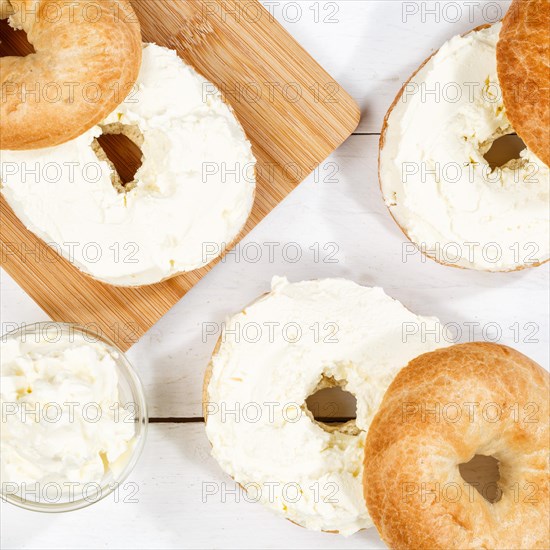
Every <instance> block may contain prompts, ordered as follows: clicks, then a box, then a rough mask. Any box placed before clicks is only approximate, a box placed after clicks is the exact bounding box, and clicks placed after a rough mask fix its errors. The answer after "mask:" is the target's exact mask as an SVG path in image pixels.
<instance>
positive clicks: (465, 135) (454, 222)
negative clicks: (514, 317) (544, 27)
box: [379, 23, 550, 271]
mask: <svg viewBox="0 0 550 550" xmlns="http://www.w3.org/2000/svg"><path fill="white" fill-rule="evenodd" d="M499 30H500V23H497V24H495V25H483V26H481V27H478V28H476V29H474V30H473V31H471V32H469V33H467V34H466V35H463V36H456V37H454V38H453V39H451V40H450V41H449V42H447V43H446V44H444V45H443V46H442V48H441V49H440V50H439V51H437V52H436V53H434V54H433V55H432V56H431V57H429V58H428V59H427V60H426V61H425V62H424V63H423V64H422V65H421V66H420V68H419V69H418V70H417V71H416V72H415V73H414V74H413V75H412V76H411V78H410V79H409V81H407V83H406V84H405V85H404V86H403V88H402V89H401V90H400V92H399V93H398V95H397V97H396V98H395V100H394V102H393V104H392V106H391V107H390V109H389V111H388V113H387V114H386V117H385V120H384V125H383V128H382V132H381V138H380V150H379V179H380V187H381V190H382V194H383V196H384V199H385V202H386V205H387V207H388V209H389V211H390V213H391V215H392V217H393V218H394V220H395V221H396V223H397V224H398V225H399V227H400V228H401V230H402V231H403V233H404V234H405V235H406V236H407V238H408V239H409V240H411V241H412V242H413V243H415V244H416V245H417V247H418V248H419V249H420V250H421V251H422V252H423V253H424V254H425V255H426V256H427V257H429V258H431V259H434V260H436V261H437V262H439V263H441V264H444V265H451V266H453V267H460V268H468V269H476V270H482V271H515V270H518V269H523V268H526V267H535V266H538V265H540V264H542V263H544V262H546V261H548V258H549V256H550V247H549V244H548V243H549V241H550V232H549V226H550V223H549V220H548V208H547V204H548V200H549V191H548V188H549V182H550V170H549V168H548V166H546V165H545V164H544V163H542V162H541V161H540V159H538V157H536V155H535V154H534V153H532V152H531V151H530V150H529V149H525V150H524V151H522V152H521V154H520V158H519V159H513V160H510V161H509V162H507V163H506V164H504V165H503V166H501V167H499V168H496V169H495V170H493V169H492V168H491V166H490V165H489V162H488V161H487V160H486V159H485V154H486V153H487V152H488V151H489V150H490V149H491V146H492V145H493V143H494V142H495V141H496V140H497V139H498V138H499V137H502V136H504V135H508V134H511V133H513V132H514V129H513V127H512V126H511V124H510V122H509V121H508V119H507V118H506V110H505V108H504V105H503V103H502V98H501V97H500V95H499V90H500V87H499V84H498V78H497V70H496V53H495V52H496V44H497V40H498V34H499Z"/></svg>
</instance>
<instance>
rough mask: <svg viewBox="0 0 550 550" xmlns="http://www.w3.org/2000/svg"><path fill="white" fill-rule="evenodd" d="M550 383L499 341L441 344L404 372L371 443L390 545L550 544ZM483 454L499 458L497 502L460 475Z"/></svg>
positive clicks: (380, 514) (377, 498)
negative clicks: (461, 470)
mask: <svg viewBox="0 0 550 550" xmlns="http://www.w3.org/2000/svg"><path fill="white" fill-rule="evenodd" d="M549 391H550V390H549V377H548V373H547V372H546V371H545V370H543V369H542V368H541V367H540V366H539V365H537V364H536V363H535V362H533V361H531V360H530V359H528V358H527V357H525V356H524V355H522V354H521V353H519V352H517V351H515V350H513V349H511V348H508V347H505V346H500V345H496V344H488V343H471V344H459V345H456V346H452V347H449V348H443V349H439V350H437V351H434V352H431V353H427V354H424V355H421V356H420V357H417V358H416V359H414V360H413V361H411V362H410V363H409V365H408V366H407V367H405V368H404V369H403V370H402V371H400V372H399V374H398V375H397V377H396V378H395V380H394V381H393V383H392V384H391V385H390V387H389V388H388V390H387V392H386V394H385V396H384V400H383V402H382V405H381V407H380V409H379V410H378V413H377V414H376V416H375V418H374V421H373V423H372V425H371V427H370V430H369V433H368V436H367V441H366V445H365V473H364V491H365V499H366V502H367V506H368V509H369V513H370V515H371V517H372V519H373V521H374V524H375V525H376V527H377V529H378V531H379V533H380V535H381V537H382V538H383V539H384V540H385V541H386V543H387V544H388V545H389V546H390V547H391V548H398V549H414V550H421V549H430V550H435V549H446V550H448V549H461V550H462V549H468V548H485V549H489V548H490V549H511V548H517V549H519V548H521V549H527V548H549V547H550V527H549V525H548V517H550V510H549V477H548V476H549V473H548V458H549V449H548V445H549V435H550V434H549V429H548V399H549ZM434 411H435V412H434ZM459 413H460V415H459ZM475 455H485V456H493V457H494V458H496V459H497V460H498V462H499V474H500V479H499V481H498V487H499V489H500V490H501V491H502V494H501V498H500V500H498V501H497V502H494V503H491V502H489V501H488V500H486V499H485V498H483V496H481V494H479V493H478V492H477V491H475V490H474V489H473V486H472V485H469V484H467V483H466V482H465V481H464V480H463V479H462V477H461V475H460V472H459V465H460V464H464V463H467V462H469V461H470V460H471V459H472V458H473V457H474V456H475Z"/></svg>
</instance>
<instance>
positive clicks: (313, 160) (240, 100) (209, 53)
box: [0, 0, 360, 350]
mask: <svg viewBox="0 0 550 550" xmlns="http://www.w3.org/2000/svg"><path fill="white" fill-rule="evenodd" d="M133 5H134V8H135V10H136V13H137V15H138V17H139V20H140V23H141V26H142V33H143V39H144V41H147V42H156V43H157V44H159V45H162V46H166V47H169V48H173V49H175V50H177V52H178V54H179V55H180V56H181V57H182V58H183V59H184V60H185V61H187V62H188V63H190V64H191V65H193V66H194V67H195V68H196V69H197V70H198V71H199V72H200V73H201V74H203V75H204V76H205V77H207V78H208V79H209V80H210V81H212V82H213V83H214V84H216V85H217V86H218V87H219V88H220V89H221V91H222V93H223V94H224V95H225V97H226V99H227V101H228V102H229V103H230V104H231V106H232V107H233V109H234V110H235V112H236V114H237V116H238V117H239V120H240V121H241V123H242V125H243V127H244V129H245V131H246V133H247V135H248V137H249V139H250V140H251V142H252V145H253V150H254V154H255V155H256V158H257V159H258V182H257V193H256V201H255V204H254V208H253V211H252V215H251V217H250V219H249V221H248V223H247V225H246V227H245V229H244V231H243V232H242V234H241V236H240V238H242V236H244V235H245V234H246V233H248V232H249V231H250V230H251V229H252V228H253V227H254V226H255V225H256V224H257V223H258V222H259V221H261V220H262V219H263V218H264V217H265V216H266V215H267V214H268V213H269V212H270V211H271V210H272V209H273V208H275V206H277V204H278V203H280V202H281V201H282V200H283V199H284V197H285V196H286V195H288V193H290V192H291V191H292V190H293V189H294V188H295V187H296V186H297V185H298V184H299V183H300V182H301V181H302V180H303V179H305V177H306V176H307V175H308V174H309V173H310V172H312V171H313V170H314V168H315V167H316V166H317V165H318V164H319V163H320V162H321V161H323V160H324V159H325V158H326V157H327V156H329V155H330V153H332V151H334V149H336V148H337V147H338V146H339V145H340V144H341V143H342V142H343V141H344V140H345V139H346V138H347V137H348V136H349V135H350V134H351V133H352V132H353V130H354V129H355V128H356V127H357V124H358V123H359V117H360V113H359V109H358V107H357V105H356V104H355V102H354V101H353V100H352V98H351V97H350V96H349V95H348V94H347V93H346V92H345V91H344V90H342V88H341V87H340V86H339V85H338V84H337V83H336V82H335V81H334V80H333V79H332V78H331V77H330V75H328V74H327V73H326V72H325V71H324V70H323V69H322V68H321V67H320V66H319V65H318V64H317V63H316V62H315V61H314V60H313V59H312V58H311V57H310V56H309V55H308V54H307V52H306V51H305V50H304V49H303V48H302V47H301V46H300V45H299V44H298V43H297V42H296V41H295V40H294V39H293V38H292V37H291V36H290V35H289V34H288V33H287V32H286V31H285V30H284V29H283V27H282V26H281V25H279V24H278V23H277V22H276V21H275V19H274V18H273V17H272V15H271V14H270V13H269V12H268V11H267V10H265V9H264V8H263V7H262V6H261V4H260V3H259V2H258V1H257V0H240V1H239V0H224V1H223V2H222V1H214V0H212V1H207V0H133ZM0 33H1V34H0V41H1V44H0V53H1V54H2V55H6V54H8V53H9V54H12V55H13V54H26V53H28V52H29V46H28V44H27V43H26V40H25V39H24V38H23V37H22V36H21V35H22V33H20V32H18V33H17V32H12V31H11V30H8V29H7V28H6V25H5V22H4V23H3V24H2V26H0ZM112 153H113V154H114V155H115V156H117V157H119V158H122V159H124V158H126V157H128V153H127V152H126V151H124V150H122V151H121V150H118V151H117V150H114V151H112ZM299 230H300V227H299V223H298V222H297V224H296V231H299ZM0 241H1V245H2V249H1V264H2V267H3V268H4V269H5V270H6V271H7V272H8V273H9V274H10V275H11V276H12V277H13V278H14V279H15V280H16V281H17V282H18V283H19V284H20V285H21V286H22V287H23V289H24V290H25V291H26V292H27V293H28V294H29V295H30V296H31V297H32V298H33V299H34V300H35V301H36V302H37V303H38V304H39V305H40V306H41V307H42V308H43V309H44V311H45V312H46V313H47V314H48V315H49V316H50V317H51V318H52V319H54V320H56V321H65V322H74V323H79V324H81V325H84V326H88V327H90V328H94V329H95V330H97V331H99V332H100V333H102V334H104V335H106V336H107V337H109V338H111V339H112V340H114V341H115V342H116V343H117V344H118V346H119V347H120V348H121V349H123V350H126V349H128V348H129V347H130V346H131V345H132V344H133V343H135V342H136V341H137V340H138V339H139V338H140V337H141V336H142V335H143V334H144V333H145V332H146V331H147V330H148V329H149V328H151V326H153V324H154V323H155V322H156V321H157V320H158V319H160V317H162V316H163V315H164V314H165V313H166V312H167V311H168V310H169V309H170V308H171V307H172V306H173V305H174V304H175V303H176V302H177V301H178V300H180V299H181V298H182V296H184V295H185V293H186V292H187V291H188V290H189V289H191V288H192V287H193V285H195V284H196V283H197V282H198V281H199V280H200V278H201V277H203V276H204V274H205V273H206V272H207V271H208V269H210V267H211V266H212V265H213V264H210V266H207V267H206V268H203V269H199V270H196V271H193V272H190V273H186V274H183V275H180V276H178V277H175V278H173V279H170V280H169V281H166V282H163V283H160V284H157V285H152V286H148V287H142V288H133V289H132V288H117V287H112V286H109V285H105V284H102V283H100V282H97V281H94V280H92V279H90V278H89V277H87V276H85V275H83V274H82V273H81V272H80V271H78V270H77V269H76V268H75V267H74V266H72V265H71V264H70V263H69V262H68V261H66V260H65V259H63V258H62V257H61V256H59V255H57V254H56V253H55V252H54V251H53V250H52V249H50V248H49V247H48V246H47V245H46V244H44V243H42V241H40V240H39V239H37V238H36V237H35V236H34V235H32V233H30V232H29V231H27V230H26V229H25V227H24V226H23V225H22V224H21V223H20V222H19V220H18V219H17V218H16V217H15V215H14V214H13V212H12V211H11V209H10V208H9V207H8V205H7V204H6V202H5V201H4V199H3V198H1V200H0ZM29 321H32V320H29Z"/></svg>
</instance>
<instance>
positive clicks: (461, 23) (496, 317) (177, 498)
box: [0, 0, 549, 549]
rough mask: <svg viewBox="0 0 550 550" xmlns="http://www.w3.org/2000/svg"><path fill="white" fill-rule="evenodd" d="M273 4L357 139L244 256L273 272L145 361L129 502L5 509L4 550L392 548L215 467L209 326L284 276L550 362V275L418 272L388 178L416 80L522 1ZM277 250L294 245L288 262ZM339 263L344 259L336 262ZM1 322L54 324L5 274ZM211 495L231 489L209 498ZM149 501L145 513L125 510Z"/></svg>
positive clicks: (202, 305) (202, 301) (203, 301)
mask: <svg viewBox="0 0 550 550" xmlns="http://www.w3.org/2000/svg"><path fill="white" fill-rule="evenodd" d="M262 1H263V3H264V4H265V5H266V6H268V7H269V8H270V9H271V10H272V12H273V14H274V16H275V17H276V18H277V19H278V20H279V21H281V23H282V24H283V25H284V26H285V27H286V28H287V29H289V31H290V32H291V33H292V34H293V35H294V36H295V37H296V38H297V39H298V40H299V41H300V42H301V43H302V44H303V46H304V47H305V48H306V49H307V50H308V51H309V52H310V53H311V54H312V55H313V56H314V57H315V58H316V59H317V60H318V61H319V62H320V63H321V64H322V65H323V66H324V67H325V68H326V69H327V70H328V71H329V72H330V73H331V74H332V76H333V77H334V78H335V79H336V80H337V81H339V82H340V83H341V84H342V85H343V86H344V87H346V88H347V89H348V90H349V91H350V92H351V94H352V95H353V96H354V97H355V98H356V99H357V101H358V102H359V104H360V106H361V109H362V111H363V119H362V122H361V125H360V127H359V129H358V131H357V134H356V135H354V136H352V137H351V138H350V139H349V140H348V141H347V142H346V143H345V144H344V145H343V146H342V147H341V148H340V149H339V150H338V151H337V152H336V153H335V154H334V155H333V156H332V157H331V158H330V159H328V160H327V161H326V162H325V163H324V164H323V165H322V166H321V167H320V169H319V171H318V177H314V176H311V177H309V178H308V180H307V181H306V182H304V183H303V184H302V185H301V186H300V187H299V188H298V189H297V190H296V191H295V192H294V193H292V194H291V195H290V196H289V197H288V198H287V199H286V200H285V201H284V202H283V203H282V204H281V205H280V206H279V207H278V208H277V209H276V210H275V211H274V212H273V213H272V214H271V215H269V216H268V218H267V219H266V220H265V221H264V222H262V223H261V224H260V225H259V226H258V227H257V228H256V229H255V230H254V231H252V233H250V235H249V236H248V237H247V238H246V239H245V241H244V242H243V243H242V245H241V247H242V246H243V245H245V244H247V243H253V244H252V246H255V247H256V248H258V247H260V248H261V249H262V250H263V251H264V253H263V254H262V257H261V259H260V261H258V262H256V263H251V262H249V261H247V259H246V257H245V254H242V248H241V254H237V255H236V256H234V255H233V256H231V255H230V256H229V257H228V258H227V259H226V260H225V261H224V262H223V263H221V264H220V265H218V266H217V267H216V268H214V269H213V270H212V271H211V272H210V273H209V274H208V275H207V276H206V277H205V278H204V279H203V280H202V281H201V282H200V283H199V284H198V285H197V286H196V287H195V288H194V289H193V290H192V291H191V292H190V293H189V294H188V295H187V296H186V297H185V298H184V299H183V300H182V301H181V302H180V303H179V304H178V305H177V306H176V307H174V308H173V310H172V311H170V313H169V314H168V315H166V316H165V317H164V318H163V319H162V320H161V321H160V322H159V323H158V324H157V325H156V326H155V327H154V328H153V329H152V330H151V331H150V332H149V333H148V334H147V335H146V336H145V337H144V338H143V339H142V340H141V341H140V342H139V343H138V344H136V345H135V346H134V347H133V348H132V349H131V350H130V352H129V358H130V360H131V361H132V362H133V363H134V365H135V367H136V369H137V370H138V371H139V373H140V374H141V377H142V379H143V381H144V384H145V389H146V392H147V398H148V402H149V405H150V415H151V417H152V422H151V425H150V430H149V438H148V441H147V444H146V449H145V452H144V455H143V456H142V458H141V460H140V462H139V464H138V466H137V467H136V469H135V470H134V472H133V474H132V475H131V477H130V479H129V482H131V484H132V485H130V486H128V488H127V490H124V489H123V490H121V492H120V498H119V502H115V499H114V498H112V497H108V498H107V499H106V500H105V501H102V502H100V503H98V504H95V505H93V506H92V507H90V508H88V509H85V510H81V511H78V512H74V513H70V514H61V515H44V514H37V513H32V512H25V511H23V510H19V509H17V508H15V507H14V506H10V505H9V504H6V503H2V504H1V505H0V509H1V537H2V539H1V547H2V548H147V549H149V548H151V549H152V548H342V549H344V548H363V549H365V548H385V546H384V545H383V543H382V542H381V541H380V539H379V538H378V536H377V534H376V532H375V530H374V529H371V530H369V531H365V532H361V533H358V534H356V535H354V536H352V537H349V538H344V537H342V536H338V535H330V534H323V533H314V532H308V531H306V530H305V529H301V528H299V527H296V526H295V525H292V524H291V523H289V522H286V521H284V520H282V519H280V518H278V517H275V516H273V515H272V514H271V513H270V512H268V511H266V510H265V509H263V508H262V507H261V506H260V505H257V504H252V503H247V502H245V501H244V499H243V497H242V495H241V496H240V497H239V496H235V495H234V494H232V493H231V492H227V491H230V490H231V489H234V488H235V487H234V483H233V482H232V481H231V480H230V479H229V478H228V477H227V476H226V475H224V474H223V472H221V470H220V469H219V467H218V466H217V464H216V463H215V462H214V460H213V459H212V458H211V457H210V454H209V444H208V441H207V439H206V436H205V434H204V425H203V422H202V418H201V385H202V377H203V372H204V369H205V366H206V364H207V362H208V359H209V356H210V353H211V351H212V349H213V347H214V344H215V341H216V338H217V337H216V336H210V337H207V338H204V337H203V336H202V331H203V327H204V324H205V323H220V322H222V321H223V320H224V318H225V317H226V316H227V315H229V314H231V313H233V312H235V311H238V310H239V309H240V308H241V307H242V306H243V305H245V304H247V303H249V302H250V301H251V300H252V299H254V298H255V297H256V296H258V295H259V294H261V293H262V292H264V291H265V290H266V289H268V288H269V284H270V280H271V277H272V276H273V275H276V274H278V275H286V276H288V277H289V278H290V279H291V280H293V281H298V280H301V279H310V278H317V277H327V276H339V277H348V278H350V279H353V280H355V281H357V282H359V283H362V284H365V285H377V286H382V287H384V288H385V289H386V291H387V292H388V293H389V294H390V295H392V296H393V297H395V298H397V299H399V300H400V301H401V302H403V303H404V304H405V305H406V306H407V307H408V308H410V309H411V310H412V311H414V312H416V313H419V314H427V315H436V316H438V317H439V318H440V319H441V320H442V321H443V322H453V323H459V324H460V325H461V326H462V327H464V334H463V336H462V340H468V339H469V338H468V330H467V327H468V326H472V325H468V324H469V323H474V324H475V327H476V328H475V335H474V336H475V339H482V338H483V337H484V336H485V337H487V338H493V339H497V340H498V341H500V342H501V343H504V344H508V345H511V346H513V347H515V348H517V349H519V350H520V351H522V352H524V353H525V354H527V355H529V356H530V357H532V358H533V359H535V360H536V361H538V362H539V363H540V364H542V365H544V366H547V365H548V336H547V335H548V315H547V310H548V300H549V291H548V284H547V281H548V276H549V269H548V265H546V266H543V267H540V268H537V269H533V270H527V271H522V272H518V273H509V274H489V273H476V272H471V271H462V270H457V269H452V268H448V267H442V266H440V265H438V264H435V263H434V262H432V261H425V260H423V259H422V258H421V257H420V256H419V255H416V256H414V257H412V258H409V259H408V260H407V261H406V262H403V261H402V248H403V244H404V237H403V236H402V234H401V232H400V231H399V229H398V228H397V226H396V225H395V224H394V222H393V221H392V220H391V218H390V216H389V214H388V212H387V211H386V209H385V207H384V204H383V201H382V198H381V195H380V192H379V188H378V179H377V148H378V133H379V131H380V128H381V125H382V119H383V116H384V114H385V112H386V110H387V108H388V106H389V105H390V103H391V101H392V100H393V98H394V96H395V94H396V92H397V91H398V90H399V88H400V87H401V85H402V83H403V82H404V81H405V80H406V79H407V77H408V76H409V75H410V73H411V72H412V71H413V70H414V69H415V68H416V67H417V66H418V65H419V64H420V63H421V62H422V61H423V60H424V59H425V58H426V57H427V56H428V55H429V54H430V53H431V52H432V51H433V50H435V49H437V48H438V47H439V46H440V45H441V44H442V43H443V42H444V41H445V40H446V39H448V38H450V37H452V36H453V35H455V34H458V33H463V32H466V31H467V30H469V29H471V28H473V27H474V26H476V25H479V24H481V23H485V22H494V21H495V20H496V19H497V18H498V17H499V16H501V15H502V14H503V13H504V12H505V10H506V9H507V7H508V5H509V2H508V1H496V2H495V1H485V0H478V1H473V2H472V1H470V2H466V1H460V2H431V1H430V2H421V1H418V2H408V1H404V0H403V1H401V0H384V1H382V0H339V1H328V0H321V1H313V0H302V1H300V2H291V1H288V0H278V1H268V0H262ZM267 243H280V246H278V247H276V248H275V254H274V257H272V258H270V257H269V246H270V245H269V244H267ZM288 243H296V246H298V247H299V249H300V250H301V252H302V257H301V259H300V260H299V261H297V262H295V263H292V262H291V261H290V259H291V258H290V255H286V256H285V255H283V254H282V252H281V251H282V249H283V247H284V246H285V244H288ZM316 243H319V244H318V245H317V244H316ZM292 246H294V245H292ZM316 246H320V249H321V255H320V258H317V257H316V256H317V255H316V254H315V253H314V251H313V250H312V249H311V247H313V248H315V247H316ZM324 246H326V247H327V248H326V250H325V252H323V247H324ZM248 250H251V249H248ZM287 250H289V249H288V248H287ZM334 250H336V253H335V254H334V255H333V261H332V262H330V263H329V262H326V261H323V260H326V259H327V255H328V253H329V252H334ZM1 314H2V325H3V326H2V329H3V330H2V332H3V331H4V329H5V328H6V327H7V326H8V324H9V323H22V322H26V323H31V322H34V321H42V320H47V317H46V315H45V314H44V312H43V311H41V309H40V308H39V307H38V306H37V305H36V304H34V303H33V302H32V301H31V299H30V298H28V297H27V296H26V295H25V294H24V293H23V291H22V290H21V289H20V288H19V287H18V286H17V284H15V283H14V282H13V281H12V280H11V279H10V277H9V276H7V275H6V274H5V273H3V274H2V280H1ZM537 341H538V342H537ZM211 483H217V484H218V485H217V486H218V487H219V488H220V492H219V493H218V494H217V495H213V496H209V497H208V498H206V497H205V496H204V487H205V484H211ZM208 486H209V487H211V485H208ZM134 490H137V493H136V494H135V495H134V496H133V498H131V500H135V501H136V502H123V500H128V499H129V497H130V495H131V493H132V492H134ZM226 490H227V491H226ZM224 492H225V494H222V493H224ZM239 500H240V502H239Z"/></svg>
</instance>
